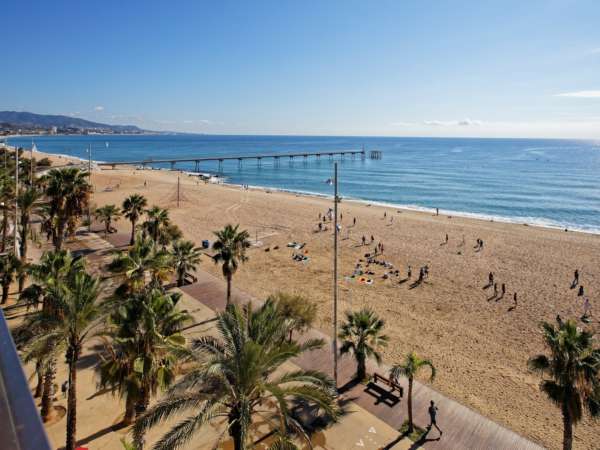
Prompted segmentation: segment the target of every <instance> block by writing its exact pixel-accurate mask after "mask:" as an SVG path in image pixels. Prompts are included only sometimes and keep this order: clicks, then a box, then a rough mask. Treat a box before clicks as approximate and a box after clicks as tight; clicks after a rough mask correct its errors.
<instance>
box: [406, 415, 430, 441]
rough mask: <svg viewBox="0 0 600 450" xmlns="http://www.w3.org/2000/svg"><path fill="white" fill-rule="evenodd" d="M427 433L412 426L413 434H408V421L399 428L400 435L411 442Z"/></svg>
mask: <svg viewBox="0 0 600 450" xmlns="http://www.w3.org/2000/svg"><path fill="white" fill-rule="evenodd" d="M426 433H427V430H426V429H424V428H421V427H418V426H417V425H414V424H413V432H412V433H410V434H408V420H405V421H404V423H403V424H402V426H401V427H400V434H402V435H404V436H405V437H407V438H409V439H410V440H411V441H413V442H417V441H418V440H419V439H421V438H422V437H423V435H424V434H426Z"/></svg>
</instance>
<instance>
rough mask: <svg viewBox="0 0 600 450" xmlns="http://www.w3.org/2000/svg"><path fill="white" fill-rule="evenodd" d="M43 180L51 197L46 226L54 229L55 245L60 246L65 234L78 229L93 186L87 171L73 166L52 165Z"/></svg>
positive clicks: (52, 231) (53, 240) (52, 233)
mask: <svg viewBox="0 0 600 450" xmlns="http://www.w3.org/2000/svg"><path fill="white" fill-rule="evenodd" d="M43 182H44V184H45V186H46V196H47V197H48V199H49V208H48V217H47V218H46V223H45V226H46V228H47V229H48V230H49V231H50V233H51V236H52V243H53V244H54V248H55V249H56V250H60V249H61V248H62V244H63V241H64V238H65V234H66V233H67V232H68V233H70V234H71V233H74V232H75V228H76V226H77V221H78V220H79V218H80V217H81V215H82V214H83V213H84V211H85V210H86V208H87V205H88V202H89V196H90V193H91V186H90V185H89V184H88V182H87V173H86V172H82V171H81V170H79V169H77V168H74V167H68V168H65V169H52V170H50V171H49V172H48V174H46V175H45V177H44V180H43Z"/></svg>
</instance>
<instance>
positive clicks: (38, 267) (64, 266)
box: [15, 250, 85, 422]
mask: <svg viewBox="0 0 600 450" xmlns="http://www.w3.org/2000/svg"><path fill="white" fill-rule="evenodd" d="M84 270H85V265H84V260H83V258H80V257H73V255H72V254H71V253H70V252H69V251H67V250H60V251H55V252H45V253H44V254H43V255H42V257H41V258H40V261H39V263H38V264H32V265H31V266H29V268H28V271H29V274H30V275H31V277H32V279H33V281H34V283H33V284H32V285H31V286H29V287H28V288H27V289H26V290H25V291H24V294H31V295H25V297H26V300H27V301H31V302H34V303H41V304H42V308H41V311H42V313H43V314H44V316H47V317H53V316H56V317H61V316H60V314H61V312H60V311H59V308H58V305H59V304H60V302H61V297H59V294H60V293H61V286H63V285H65V284H72V283H73V282H74V279H75V277H76V276H77V274H78V273H81V272H83V271H84ZM22 297H23V295H22ZM19 300H21V299H19ZM47 331H48V328H47V327H46V326H45V324H44V323H43V322H39V321H36V322H35V323H32V324H30V323H29V322H28V321H25V322H24V323H23V324H22V325H21V326H20V327H19V328H18V329H17V330H16V331H15V334H16V335H17V336H19V339H18V341H17V342H18V343H19V344H21V345H28V343H29V342H30V341H31V340H33V339H36V338H37V336H41V335H44V334H45V333H46V332H47ZM50 350H51V349H49V351H40V352H38V354H37V355H36V354H33V353H32V354H31V357H32V358H33V359H35V360H36V363H38V362H39V363H40V368H41V370H43V379H44V382H43V389H42V401H41V410H40V414H41V416H42V420H43V421H44V422H47V421H48V420H50V418H51V414H52V411H53V408H52V404H53V395H52V391H53V386H54V378H55V375H56V357H55V355H54V354H53V353H52V352H51V351H50Z"/></svg>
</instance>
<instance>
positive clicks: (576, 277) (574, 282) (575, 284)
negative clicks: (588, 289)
mask: <svg viewBox="0 0 600 450" xmlns="http://www.w3.org/2000/svg"><path fill="white" fill-rule="evenodd" d="M578 284H579V270H578V269H575V273H574V274H573V283H572V285H571V287H575V286H577V285H578Z"/></svg>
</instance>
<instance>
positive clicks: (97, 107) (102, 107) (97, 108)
mask: <svg viewBox="0 0 600 450" xmlns="http://www.w3.org/2000/svg"><path fill="white" fill-rule="evenodd" d="M94 111H98V112H101V111H104V106H102V105H98V106H94Z"/></svg>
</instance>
